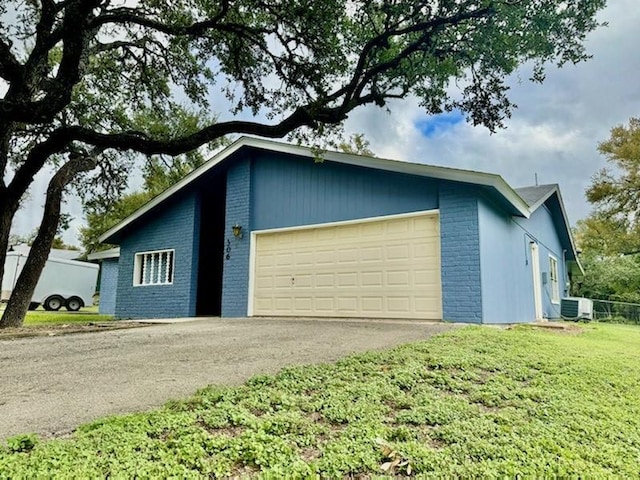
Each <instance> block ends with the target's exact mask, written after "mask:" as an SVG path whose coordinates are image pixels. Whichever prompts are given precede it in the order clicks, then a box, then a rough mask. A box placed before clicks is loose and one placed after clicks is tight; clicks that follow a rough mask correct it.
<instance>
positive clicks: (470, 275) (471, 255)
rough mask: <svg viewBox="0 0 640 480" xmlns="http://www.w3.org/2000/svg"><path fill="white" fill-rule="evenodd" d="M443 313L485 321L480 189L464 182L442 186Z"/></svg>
mask: <svg viewBox="0 0 640 480" xmlns="http://www.w3.org/2000/svg"><path fill="white" fill-rule="evenodd" d="M440 250H441V262H442V264H441V269H442V314H443V317H444V320H447V321H452V322H469V323H481V322H482V320H483V319H482V304H483V299H482V292H481V288H480V246H479V229H478V192H477V190H476V189H475V188H474V187H472V186H468V185H465V184H453V183H448V182H443V183H442V184H441V186H440Z"/></svg>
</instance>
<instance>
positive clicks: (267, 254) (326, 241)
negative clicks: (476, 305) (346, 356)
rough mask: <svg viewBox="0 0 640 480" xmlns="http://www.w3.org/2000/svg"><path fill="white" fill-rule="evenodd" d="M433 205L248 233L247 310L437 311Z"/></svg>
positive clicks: (320, 313)
mask: <svg viewBox="0 0 640 480" xmlns="http://www.w3.org/2000/svg"><path fill="white" fill-rule="evenodd" d="M439 230H440V229H439V217H438V213H437V212H429V213H425V212H422V213H420V214H410V215H397V216H392V217H382V218H377V219H370V220H360V221H357V222H341V223H338V224H331V225H319V226H314V227H313V228H298V229H288V230H284V231H283V230H280V231H263V232H255V233H254V234H253V235H252V242H254V244H253V245H252V250H253V256H252V264H253V267H252V268H253V275H252V281H251V285H250V305H249V315H263V316H265V315H286V316H312V317H363V318H416V319H441V318H442V289H441V282H440V276H441V275H440V231H439Z"/></svg>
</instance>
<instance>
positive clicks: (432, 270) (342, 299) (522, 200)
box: [100, 138, 581, 323]
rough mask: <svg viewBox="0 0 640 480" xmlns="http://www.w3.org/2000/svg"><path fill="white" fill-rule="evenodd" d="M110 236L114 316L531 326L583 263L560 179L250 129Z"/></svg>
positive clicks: (107, 294) (553, 308)
mask: <svg viewBox="0 0 640 480" xmlns="http://www.w3.org/2000/svg"><path fill="white" fill-rule="evenodd" d="M100 240H101V241H102V242H106V243H110V244H116V245H119V248H120V249H119V257H118V256H117V255H116V256H113V255H112V256H110V257H109V258H105V259H103V260H104V261H105V262H106V264H107V268H108V270H109V271H108V274H107V275H103V282H102V290H101V291H102V295H103V298H107V299H108V301H107V304H106V306H105V307H104V308H103V309H102V311H111V312H113V313H114V314H115V316H116V317H117V318H145V317H146V318H151V317H155V318H159V317H161V318H164V317H190V316H196V315H206V316H222V317H244V316H295V317H304V316H308V317H340V318H347V317H360V318H413V319H431V320H440V319H442V320H445V321H453V322H471V323H514V322H529V321H534V320H536V319H542V318H557V317H559V316H560V299H561V298H562V297H563V296H566V295H568V288H569V287H568V286H569V282H570V279H571V277H572V276H573V275H576V274H580V272H581V267H580V264H579V262H578V259H577V256H576V249H575V246H574V244H573V240H572V238H571V231H570V228H569V223H568V221H567V216H566V213H565V210H564V206H563V202H562V198H561V196H560V191H559V189H558V187H557V185H542V186H535V187H527V188H522V189H513V188H511V187H510V186H509V185H508V184H507V183H506V182H505V181H504V180H503V179H502V178H501V177H500V176H498V175H493V174H487V173H480V172H474V171H467V170H458V169H452V168H443V167H434V166H430V165H424V164H417V163H407V162H399V161H393V160H384V159H380V158H370V157H365V156H359V155H352V154H347V153H337V152H327V153H325V154H323V158H322V161H318V159H317V158H315V157H314V153H313V152H312V151H311V150H310V149H307V148H304V147H299V146H294V145H289V144H283V143H277V142H272V141H266V140H262V139H255V138H241V139H240V140H238V141H237V142H235V143H234V144H233V145H231V146H230V147H228V148H227V149H225V150H224V151H222V152H220V153H218V154H217V155H216V156H214V157H213V158H212V159H211V160H210V161H209V162H207V163H206V164H204V165H203V166H201V167H200V168H199V169H197V170H195V171H194V172H192V173H191V174H190V175H188V176H187V177H185V178H184V179H183V180H182V181H180V182H179V183H177V184H175V185H174V186H173V187H171V188H170V189H168V190H167V191H165V192H164V193H163V194H161V195H159V196H158V197H156V198H155V199H154V200H152V201H151V202H149V203H148V204H147V205H145V206H144V207H143V208H141V209H139V210H138V211H137V212H135V213H134V214H133V215H131V216H130V217H128V218H126V219H125V220H124V221H122V222H121V223H120V224H118V225H116V226H115V227H114V228H112V229H111V230H109V231H107V232H106V233H105V234H104V235H103V236H102V237H101V239H100Z"/></svg>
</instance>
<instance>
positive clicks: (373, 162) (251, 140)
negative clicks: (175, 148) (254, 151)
mask: <svg viewBox="0 0 640 480" xmlns="http://www.w3.org/2000/svg"><path fill="white" fill-rule="evenodd" d="M243 147H254V148H259V149H263V150H267V151H271V152H279V153H286V154H291V155H299V156H304V157H308V158H313V157H314V154H313V152H312V151H311V149H309V148H308V147H302V146H299V145H292V144H289V143H282V142H276V141H273V140H266V139H263V138H256V137H241V138H239V139H238V140H236V141H235V142H234V143H232V144H231V145H230V146H229V147H227V148H225V149H224V150H222V151H221V152H219V153H217V154H216V155H214V156H213V157H212V158H211V160H209V161H208V162H206V163H205V164H203V165H202V166H200V167H199V168H197V169H196V170H194V171H193V172H191V173H190V174H189V175H187V176H186V177H184V178H183V179H182V180H180V181H179V182H177V183H176V184H175V185H173V186H172V187H170V188H168V189H167V190H165V191H164V192H162V193H161V194H160V195H158V196H157V197H155V198H154V199H153V200H151V201H150V202H149V203H147V204H146V205H144V206H143V207H141V208H139V209H138V210H137V211H136V212H134V213H133V214H131V215H130V216H129V217H127V218H125V219H124V220H123V221H122V222H120V223H118V224H117V225H115V226H114V227H112V228H111V229H109V230H107V231H106V232H105V233H103V234H102V235H101V236H100V238H99V241H100V242H104V241H105V240H107V239H108V238H109V237H111V236H112V235H114V234H116V233H117V232H119V231H120V230H122V229H123V228H125V227H126V226H127V225H130V224H131V223H132V222H134V221H135V220H137V219H138V218H140V217H141V216H142V215H144V214H145V213H147V212H148V211H149V210H151V209H153V208H154V207H155V206H157V205H159V204H160V203H162V202H164V201H165V200H166V199H168V198H169V197H171V196H172V195H174V194H175V193H177V192H178V191H179V190H182V188H184V187H186V186H187V185H189V184H190V183H192V182H194V181H195V180H197V179H198V178H200V177H201V176H202V175H204V174H205V173H206V172H208V171H209V170H211V169H212V168H214V167H215V166H216V165H218V164H219V163H220V162H222V161H223V160H225V159H226V158H228V157H230V156H231V155H233V154H234V153H236V152H237V151H238V150H240V149H241V148H243ZM321 158H322V159H323V160H327V161H330V162H336V163H343V164H346V165H354V166H360V167H366V168H375V169H379V170H386V171H390V172H397V173H406V174H409V175H419V176H423V177H431V178H437V179H440V180H451V181H454V182H464V183H471V184H475V185H483V186H488V187H492V188H494V189H495V190H497V191H498V193H500V194H501V195H502V196H503V197H504V198H505V199H506V200H507V201H508V202H509V203H510V204H511V205H513V207H514V208H515V209H516V210H517V211H518V212H520V214H521V215H522V216H523V217H525V218H529V216H530V214H531V210H530V209H529V207H528V205H527V204H526V202H525V201H524V200H523V199H522V198H520V196H519V195H518V194H517V193H516V192H515V191H514V190H513V189H512V188H511V187H510V186H509V185H508V184H507V182H505V181H504V180H503V178H502V177H501V176H500V175H496V174H492V173H483V172H475V171H471V170H460V169H457V168H449V167H436V166H433V165H425V164H422V163H410V162H404V161H399V160H387V159H382V158H374V157H366V156H363V155H354V154H350V153H342V152H332V151H327V152H323V153H322V154H321Z"/></svg>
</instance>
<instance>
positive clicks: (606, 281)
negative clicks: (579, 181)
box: [574, 118, 640, 303]
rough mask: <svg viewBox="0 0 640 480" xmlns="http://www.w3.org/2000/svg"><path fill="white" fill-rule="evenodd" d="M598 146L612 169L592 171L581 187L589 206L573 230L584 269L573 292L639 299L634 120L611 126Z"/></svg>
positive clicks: (638, 159)
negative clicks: (587, 186) (608, 132)
mask: <svg viewBox="0 0 640 480" xmlns="http://www.w3.org/2000/svg"><path fill="white" fill-rule="evenodd" d="M598 150H599V151H600V153H602V154H603V155H605V157H606V159H607V161H608V162H609V163H611V164H613V166H614V169H615V170H614V171H612V170H611V169H607V168H605V169H603V170H601V171H600V172H598V173H597V174H596V175H594V177H593V179H592V183H591V185H590V186H589V188H588V189H587V192H586V194H587V199H588V200H589V202H590V203H591V204H592V205H593V206H594V210H593V212H592V213H591V214H590V215H589V216H588V217H587V218H586V219H584V220H581V221H579V222H578V223H577V226H576V229H575V232H574V233H575V239H576V243H577V245H578V247H579V248H580V249H581V250H582V255H581V261H582V263H583V265H584V268H585V277H584V278H583V279H581V280H580V281H579V282H578V289H577V292H576V293H577V294H578V295H581V296H585V297H589V298H596V299H601V300H612V301H622V302H631V303H640V221H639V217H638V214H640V119H638V118H631V119H630V120H629V124H628V125H627V126H625V125H619V126H616V127H614V128H613V129H611V136H610V137H609V139H608V140H606V141H604V142H601V143H600V144H599V145H598Z"/></svg>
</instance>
